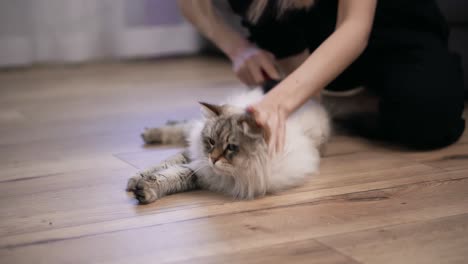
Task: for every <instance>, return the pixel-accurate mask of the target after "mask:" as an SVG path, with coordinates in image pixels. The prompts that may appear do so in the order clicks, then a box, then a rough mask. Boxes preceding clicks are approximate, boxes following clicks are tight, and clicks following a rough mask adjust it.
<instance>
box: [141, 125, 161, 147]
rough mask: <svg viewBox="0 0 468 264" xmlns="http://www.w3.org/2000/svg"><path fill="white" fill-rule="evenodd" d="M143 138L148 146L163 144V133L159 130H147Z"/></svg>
mask: <svg viewBox="0 0 468 264" xmlns="http://www.w3.org/2000/svg"><path fill="white" fill-rule="evenodd" d="M141 138H142V139H143V141H144V142H145V143H146V144H160V143H162V142H163V133H162V130H161V129H159V128H147V129H145V131H143V133H141Z"/></svg>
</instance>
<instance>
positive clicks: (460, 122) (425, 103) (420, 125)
mask: <svg viewBox="0 0 468 264" xmlns="http://www.w3.org/2000/svg"><path fill="white" fill-rule="evenodd" d="M462 112H463V99H462V98H460V100H459V99H457V100H420V101H418V102H414V101H413V102H409V103H406V104H405V103H401V102H400V103H397V104H396V103H394V104H391V103H385V102H383V103H382V105H381V118H380V124H381V128H382V130H383V131H382V132H383V133H384V134H385V135H386V136H387V137H388V138H389V139H391V140H393V141H396V142H398V143H400V144H403V145H405V146H406V147H410V148H415V149H436V148H442V147H446V146H449V145H451V144H453V143H455V142H456V141H457V140H458V139H459V138H460V136H461V135H462V133H463V131H464V129H465V120H464V119H463V118H462Z"/></svg>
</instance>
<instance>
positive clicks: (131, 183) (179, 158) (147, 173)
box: [127, 150, 190, 192]
mask: <svg viewBox="0 0 468 264" xmlns="http://www.w3.org/2000/svg"><path fill="white" fill-rule="evenodd" d="M189 162H190V158H189V154H188V150H184V151H183V152H180V153H177V154H176V155H174V156H172V157H170V158H168V159H166V160H164V161H162V162H161V163H159V164H158V165H156V166H153V167H151V168H148V169H146V170H143V171H140V172H138V173H136V175H135V176H133V177H131V178H130V179H129V180H128V183H127V191H129V192H132V191H134V190H135V187H136V184H137V182H138V181H139V180H140V179H142V178H150V177H152V176H153V175H155V174H156V173H157V172H158V171H161V170H165V169H167V168H169V167H172V166H174V165H177V164H187V163H189Z"/></svg>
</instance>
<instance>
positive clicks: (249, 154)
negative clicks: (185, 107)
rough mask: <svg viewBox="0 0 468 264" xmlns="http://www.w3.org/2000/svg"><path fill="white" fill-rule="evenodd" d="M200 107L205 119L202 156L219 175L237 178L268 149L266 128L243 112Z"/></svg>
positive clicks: (204, 104)
mask: <svg viewBox="0 0 468 264" xmlns="http://www.w3.org/2000/svg"><path fill="white" fill-rule="evenodd" d="M200 104H201V105H202V113H203V115H204V116H205V118H206V121H205V126H204V127H203V130H202V133H201V137H202V138H201V140H202V144H203V153H204V155H206V156H205V157H206V158H207V159H208V162H209V164H210V166H211V167H212V168H213V170H214V171H215V172H216V173H218V174H222V175H226V176H235V175H236V173H237V172H241V171H242V169H245V166H249V164H250V163H249V162H251V161H252V160H253V157H255V156H256V155H258V154H259V151H262V150H264V149H265V148H266V144H265V140H264V137H263V129H262V128H261V127H259V126H258V125H257V123H256V122H255V119H254V118H253V116H252V115H250V114H249V113H247V112H246V111H245V110H244V109H241V108H238V107H234V106H230V105H212V104H208V103H200Z"/></svg>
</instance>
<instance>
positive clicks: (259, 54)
mask: <svg viewBox="0 0 468 264" xmlns="http://www.w3.org/2000/svg"><path fill="white" fill-rule="evenodd" d="M231 60H232V68H233V70H234V72H235V73H236V75H237V77H238V78H239V79H240V80H241V81H242V82H243V83H245V84H246V85H248V86H257V85H262V84H263V83H264V82H265V81H267V78H271V79H274V80H279V79H280V74H279V72H278V70H277V68H276V62H275V57H274V56H273V54H271V53H270V52H267V51H265V50H262V49H259V48H257V47H255V46H253V45H248V46H245V47H243V48H240V49H239V51H238V52H236V53H235V55H233V56H231Z"/></svg>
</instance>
